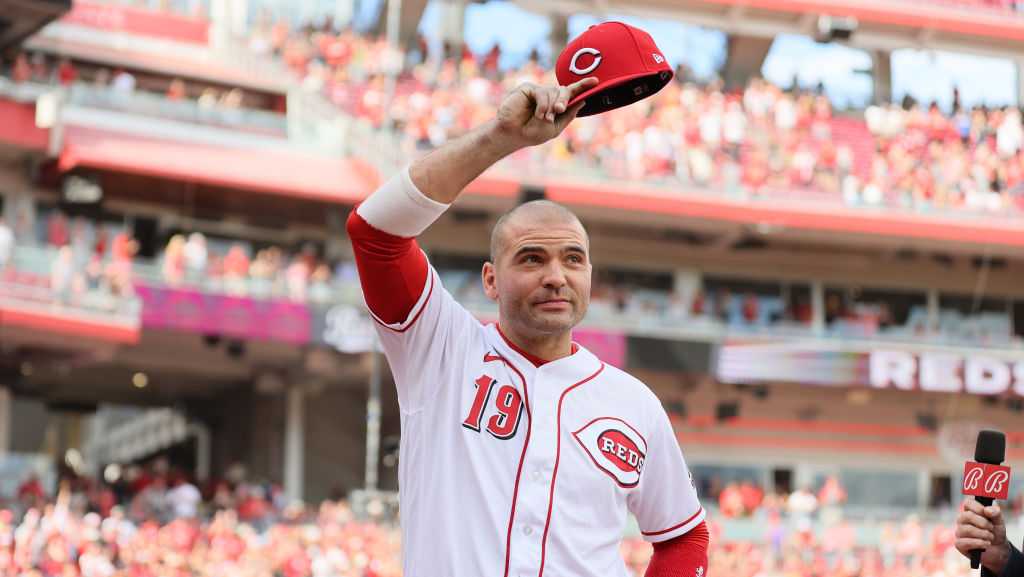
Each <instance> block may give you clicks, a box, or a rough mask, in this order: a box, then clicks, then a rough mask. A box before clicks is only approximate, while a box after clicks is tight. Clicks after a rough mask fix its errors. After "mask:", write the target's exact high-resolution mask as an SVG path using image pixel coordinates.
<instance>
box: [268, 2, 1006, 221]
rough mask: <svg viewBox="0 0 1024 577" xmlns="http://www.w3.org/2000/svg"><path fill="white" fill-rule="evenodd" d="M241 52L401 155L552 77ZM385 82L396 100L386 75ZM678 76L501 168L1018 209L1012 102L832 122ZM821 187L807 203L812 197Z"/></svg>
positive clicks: (483, 59)
mask: <svg viewBox="0 0 1024 577" xmlns="http://www.w3.org/2000/svg"><path fill="white" fill-rule="evenodd" d="M250 45H251V47H252V49H253V50H254V51H256V52H259V53H266V54H276V55H279V56H280V57H281V58H283V60H284V61H285V62H286V63H287V64H288V65H289V66H290V67H291V68H292V69H293V70H295V71H296V72H297V73H298V74H299V75H301V76H302V78H303V85H304V86H305V87H306V88H307V89H309V90H314V91H323V93H324V94H325V95H326V96H327V97H328V98H329V99H330V100H332V101H333V102H334V103H336V104H337V105H339V106H340V107H342V108H343V109H345V110H347V111H348V112H349V113H351V114H353V115H355V116H357V117H361V118H363V119H365V120H366V121H367V122H369V123H371V124H373V125H374V126H377V127H384V126H388V125H392V126H394V127H395V128H396V129H397V130H399V131H400V132H401V133H402V134H403V135H404V140H405V147H406V149H407V151H408V152H410V153H414V152H415V151H416V150H422V149H426V148H430V147H433V146H437V145H438V144H440V143H442V142H444V141H445V140H447V139H448V138H451V137H453V136H456V135H458V134H460V133H462V132H464V131H466V130H468V129H469V128H470V127H471V126H475V125H478V124H479V123H481V122H482V121H483V120H486V119H487V118H489V117H491V115H492V114H493V112H494V106H495V103H496V102H498V101H499V99H500V95H501V94H502V93H503V92H504V91H506V90H509V89H511V88H512V87H513V86H515V85H517V84H519V83H520V82H523V81H530V82H551V81H553V75H552V73H551V72H550V71H548V70H547V69H545V68H544V67H542V66H541V65H540V64H539V63H538V61H537V58H536V55H534V56H533V57H531V58H530V59H529V60H528V61H527V62H526V63H524V64H523V65H522V66H521V67H519V68H516V69H512V70H503V69H501V68H500V67H499V62H500V60H501V53H500V50H499V49H498V47H497V46H496V47H495V48H494V49H492V50H491V51H489V52H487V53H486V54H481V55H476V54H473V53H472V52H471V51H470V50H469V49H468V48H466V47H462V48H461V49H458V48H453V47H452V46H446V47H445V49H444V57H443V58H439V59H434V58H431V57H430V53H429V50H428V48H427V44H426V42H425V41H422V40H421V42H420V43H419V45H418V47H417V48H415V49H413V50H410V51H408V52H406V53H402V52H399V51H397V50H396V49H395V48H394V47H392V46H390V45H389V44H388V43H387V42H386V41H384V40H381V39H374V38H369V37H365V36H361V35H359V34H356V33H354V32H352V31H350V30H346V31H342V32H340V33H335V32H334V31H332V30H330V29H325V28H323V27H321V28H316V27H313V26H306V27H302V28H298V29H295V30H288V28H287V27H286V26H285V25H284V24H283V23H280V22H278V23H276V24H272V23H270V22H263V23H261V24H258V25H257V26H256V28H255V31H254V32H253V36H252V38H251V42H250ZM392 74H396V75H398V80H397V88H396V90H395V92H394V96H393V99H390V98H389V95H388V82H387V79H388V77H389V75H392ZM677 80H678V82H674V83H672V84H670V85H669V86H667V87H666V88H665V89H663V90H662V91H661V92H660V93H658V94H657V95H656V96H654V97H653V98H650V99H647V100H645V101H642V102H640V103H638V104H636V105H634V106H630V107H626V108H623V109H619V110H616V111H613V112H611V113H608V114H604V115H601V116H600V117H599V118H585V119H581V120H580V121H578V122H576V123H573V124H572V125H570V127H569V128H568V130H567V131H566V133H565V134H564V135H563V137H561V138H559V139H557V140H556V141H554V142H553V143H551V144H550V145H548V146H545V147H543V148H540V149H535V150H530V151H526V152H523V153H521V154H519V155H517V156H516V157H514V158H513V159H512V160H511V161H510V162H511V163H513V165H514V166H515V167H516V169H529V170H534V171H538V170H543V171H546V172H551V171H554V172H556V173H557V172H561V173H563V174H568V173H572V174H573V175H581V174H582V175H587V174H592V175H593V176H594V177H601V178H605V179H607V178H609V177H610V178H614V179H624V180H630V181H643V182H645V183H663V184H673V185H677V186H678V185H680V184H682V185H687V186H691V187H693V188H697V189H707V188H711V189H714V190H718V191H724V192H725V193H728V194H733V195H739V196H743V197H748V196H770V197H772V198H780V197H782V198H800V199H802V200H804V201H806V200H807V199H808V198H821V199H830V200H838V199H842V200H843V201H845V202H846V203H848V204H854V205H868V206H883V205H884V206H900V207H906V208H914V209H918V210H929V209H957V210H969V211H981V212H986V213H995V214H998V213H1003V212H1006V211H1009V210H1014V209H1016V208H1018V204H1019V196H1020V194H1019V193H1020V191H1021V184H1022V182H1024V152H1022V135H1024V129H1022V120H1021V114H1020V111H1019V110H1016V109H1013V108H1009V107H1007V108H998V109H987V108H984V107H976V108H971V109H968V108H967V107H965V106H963V105H962V104H961V103H960V99H959V95H955V96H954V105H953V110H952V111H950V112H948V113H947V112H944V111H942V110H940V109H939V107H938V106H937V105H935V104H931V105H927V106H925V105H922V104H920V103H916V102H914V101H913V100H912V99H905V101H904V102H902V103H901V104H900V105H894V104H890V105H883V106H872V107H870V108H868V109H867V110H866V111H863V112H858V113H855V114H853V115H838V114H836V113H835V112H834V111H833V109H832V106H831V103H830V101H829V100H828V98H827V97H825V96H824V95H823V94H822V93H821V92H820V91H818V92H815V91H793V90H783V89H781V88H779V87H777V86H774V85H772V84H771V83H768V82H766V81H764V80H762V79H759V78H753V79H751V80H750V82H749V84H748V85H747V86H746V87H745V88H744V89H742V90H738V91H727V90H725V89H724V88H723V86H722V84H721V83H720V82H718V81H714V80H713V81H711V82H708V83H706V84H704V85H698V84H697V83H695V82H694V81H693V79H692V78H690V75H689V74H688V73H687V71H686V69H685V68H683V67H680V69H679V73H678V74H677ZM815 193H818V194H815Z"/></svg>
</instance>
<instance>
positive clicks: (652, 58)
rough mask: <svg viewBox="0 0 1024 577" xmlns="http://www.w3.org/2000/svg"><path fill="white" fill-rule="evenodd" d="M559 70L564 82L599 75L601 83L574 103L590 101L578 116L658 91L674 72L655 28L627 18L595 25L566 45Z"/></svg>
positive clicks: (561, 79) (560, 78)
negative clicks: (636, 24)
mask: <svg viewBox="0 0 1024 577" xmlns="http://www.w3.org/2000/svg"><path fill="white" fill-rule="evenodd" d="M555 75H556V76H557V77H558V83H559V84H561V85H562V86H567V85H569V84H572V83H573V82H577V81H579V80H581V79H582V78H588V77H591V76H593V77H596V78H597V80H598V83H597V85H596V86H594V87H593V88H591V89H589V90H587V91H586V92H584V93H582V94H580V95H578V96H577V97H576V98H574V99H573V100H572V101H571V102H570V103H569V104H570V106H572V105H574V104H577V103H578V102H580V101H585V102H586V104H584V105H583V108H582V109H581V110H580V112H579V116H589V115H591V114H598V113H601V112H605V111H608V110H612V109H614V108H619V107H620V106H626V105H628V104H632V103H634V102H636V101H638V100H641V99H643V98H646V97H647V96H650V95H651V94H654V93H655V92H657V91H659V90H661V89H662V88H663V87H664V86H665V85H666V84H668V82H669V81H670V80H671V79H672V76H673V73H672V68H671V67H670V66H669V65H668V62H666V60H665V57H664V56H663V55H662V53H661V50H659V49H658V47H657V45H655V43H654V39H653V38H651V35H650V34H648V33H646V32H644V31H643V30H640V29H639V28H635V27H633V26H630V25H628V24H624V23H622V22H604V23H602V24H598V25H596V26H591V27H590V28H589V29H588V30H587V31H586V32H584V33H583V34H580V35H579V36H578V37H576V38H575V39H573V41H572V42H570V43H569V45H568V46H566V47H565V50H563V51H562V53H561V54H560V55H559V57H558V62H557V64H556V67H555Z"/></svg>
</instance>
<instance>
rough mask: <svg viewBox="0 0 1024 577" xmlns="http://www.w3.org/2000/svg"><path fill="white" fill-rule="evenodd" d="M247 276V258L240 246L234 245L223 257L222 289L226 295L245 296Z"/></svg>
mask: <svg viewBox="0 0 1024 577" xmlns="http://www.w3.org/2000/svg"><path fill="white" fill-rule="evenodd" d="M248 276H249V257H248V255H246V254H245V249H244V248H242V245H240V244H237V243H236V244H234V245H232V246H231V248H230V249H229V250H228V254H227V255H225V257H224V288H225V289H226V291H227V293H228V294H231V295H237V296H245V294H246V293H247V288H248V287H247V286H246V279H247V277H248Z"/></svg>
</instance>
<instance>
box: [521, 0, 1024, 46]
mask: <svg viewBox="0 0 1024 577" xmlns="http://www.w3.org/2000/svg"><path fill="white" fill-rule="evenodd" d="M517 2H518V3H519V4H520V5H521V6H523V7H524V8H527V9H529V10H533V11H535V12H539V13H545V14H550V13H560V14H574V13H579V12H591V13H594V12H597V10H596V4H595V2H594V1H593V0H517ZM738 6H739V7H742V8H737V7H738ZM602 8H605V11H604V13H608V14H626V15H631V16H638V17H645V18H657V19H662V20H666V19H671V20H677V21H680V22H686V23H690V24H695V25H699V26H705V27H708V28H714V29H718V30H722V31H724V32H726V33H729V34H740V35H746V36H761V37H765V38H774V37H775V36H777V35H779V34H801V35H809V34H813V32H814V27H813V26H812V25H813V24H814V23H815V22H816V20H817V18H816V17H817V16H818V15H829V16H834V17H852V18H855V19H856V21H857V29H856V31H855V32H854V33H853V34H852V36H851V38H850V39H849V41H848V42H846V43H847V44H849V45H850V46H853V47H855V48H860V49H864V50H897V49H903V48H914V49H932V50H945V51H950V52H963V53H972V54H978V55H984V56H993V57H998V58H1010V57H1014V56H1015V55H1016V54H1017V53H1019V51H1020V50H1021V49H1022V48H1024V17H1022V16H1018V15H1014V14H1010V13H1006V14H1001V13H999V12H998V11H995V10H979V9H976V8H975V9H969V8H958V7H955V6H941V5H932V4H930V3H926V2H910V1H893V2H886V1H883V0H874V1H866V2H852V1H848V2H842V1H836V0H787V1H784V2H773V1H769V0H742V1H741V0H607V1H606V2H605V3H604V6H602ZM809 24H811V26H809Z"/></svg>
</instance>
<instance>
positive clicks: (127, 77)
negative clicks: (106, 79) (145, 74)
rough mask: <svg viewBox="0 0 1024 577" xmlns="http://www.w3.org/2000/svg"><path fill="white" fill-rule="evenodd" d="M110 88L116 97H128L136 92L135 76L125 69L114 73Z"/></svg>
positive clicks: (119, 69)
mask: <svg viewBox="0 0 1024 577" xmlns="http://www.w3.org/2000/svg"><path fill="white" fill-rule="evenodd" d="M110 88H111V89H112V90H113V91H114V93H115V94H116V95H120V96H127V95H130V94H131V93H133V92H135V76H134V75H132V74H131V73H130V72H128V71H127V70H125V69H123V68H118V69H117V70H115V71H114V77H113V79H112V80H111V81H110Z"/></svg>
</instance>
